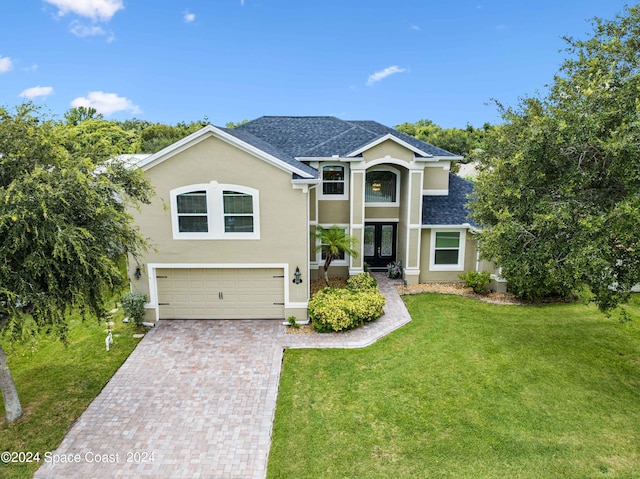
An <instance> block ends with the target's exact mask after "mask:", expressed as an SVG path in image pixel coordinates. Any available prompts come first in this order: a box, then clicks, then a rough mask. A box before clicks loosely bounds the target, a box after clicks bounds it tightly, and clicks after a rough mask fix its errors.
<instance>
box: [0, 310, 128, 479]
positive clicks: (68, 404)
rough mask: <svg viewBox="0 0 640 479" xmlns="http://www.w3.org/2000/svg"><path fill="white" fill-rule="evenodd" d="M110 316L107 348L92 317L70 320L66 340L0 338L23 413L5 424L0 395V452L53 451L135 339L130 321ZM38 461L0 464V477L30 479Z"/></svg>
mask: <svg viewBox="0 0 640 479" xmlns="http://www.w3.org/2000/svg"><path fill="white" fill-rule="evenodd" d="M122 317H123V316H122V313H121V312H118V313H116V314H115V315H114V318H113V320H114V322H115V326H114V330H113V333H114V335H116V334H119V335H120V336H119V337H114V344H113V345H112V346H111V350H110V351H109V352H107V351H106V348H105V344H104V340H105V338H106V326H105V324H104V323H103V324H102V325H98V323H97V320H96V319H94V318H87V319H86V321H85V322H82V320H81V319H80V317H78V316H73V317H72V318H71V327H70V331H69V344H68V346H67V347H65V346H64V345H63V344H62V343H61V342H60V341H59V340H58V339H56V338H51V337H45V338H40V339H39V340H38V341H37V342H33V343H29V344H17V345H16V344H10V343H9V342H8V340H7V338H2V337H0V344H2V347H3V349H4V351H5V353H6V354H7V356H8V361H9V367H10V368H11V372H12V374H13V379H14V381H15V383H16V388H17V389H18V395H19V396H20V401H21V403H22V408H23V410H24V416H23V417H22V418H21V419H19V420H18V422H16V423H14V424H12V425H7V424H6V421H4V402H3V400H2V396H1V395H0V413H1V414H2V418H0V452H2V451H16V452H19V451H25V452H27V451H29V452H34V453H35V452H39V453H40V455H41V457H42V456H43V455H44V453H45V452H47V451H52V450H54V449H55V448H56V447H57V446H58V445H59V443H60V442H61V441H62V438H63V437H64V435H65V434H66V433H67V431H68V430H69V428H70V426H71V424H72V423H73V422H74V421H75V420H76V419H77V418H78V417H80V415H81V414H82V412H83V411H84V410H85V409H86V408H87V406H88V405H89V403H90V402H91V401H92V400H93V399H94V398H95V397H96V396H97V395H98V393H99V392H100V391H101V390H102V388H103V387H104V386H105V384H106V383H107V382H108V381H109V379H110V378H111V377H112V376H113V374H114V373H115V372H116V371H117V370H118V368H119V367H120V365H121V364H122V363H123V362H124V360H125V359H126V358H127V357H128V356H129V354H130V353H131V352H132V351H133V349H134V348H135V347H136V345H137V344H138V342H139V339H135V338H133V337H132V335H133V334H134V333H135V332H137V331H136V328H135V326H133V325H132V324H125V323H123V322H122ZM40 465H42V462H41V463H40V464H37V463H31V464H9V465H6V464H0V477H2V478H6V479H9V478H30V477H33V474H34V472H35V471H36V470H37V469H38V467H39V466H40Z"/></svg>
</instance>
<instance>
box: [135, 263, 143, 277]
mask: <svg viewBox="0 0 640 479" xmlns="http://www.w3.org/2000/svg"><path fill="white" fill-rule="evenodd" d="M133 275H134V276H135V277H136V279H140V276H142V271H140V266H138V267H137V268H136V272H135V273H133Z"/></svg>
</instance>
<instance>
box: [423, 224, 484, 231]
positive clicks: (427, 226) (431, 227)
mask: <svg viewBox="0 0 640 479" xmlns="http://www.w3.org/2000/svg"><path fill="white" fill-rule="evenodd" d="M420 228H422V229H428V228H429V229H434V230H435V229H468V230H471V231H481V228H478V227H477V226H473V225H472V224H470V223H462V224H461V225H420Z"/></svg>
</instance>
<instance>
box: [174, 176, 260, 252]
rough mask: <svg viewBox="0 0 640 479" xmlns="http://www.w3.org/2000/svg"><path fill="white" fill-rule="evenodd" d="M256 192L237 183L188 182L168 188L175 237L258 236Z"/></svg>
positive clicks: (257, 195)
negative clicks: (169, 189)
mask: <svg viewBox="0 0 640 479" xmlns="http://www.w3.org/2000/svg"><path fill="white" fill-rule="evenodd" d="M258 212H259V192H258V190H256V189H254V188H249V187H246V186H240V185H222V184H219V183H217V182H215V181H212V182H211V183H209V184H200V185H190V186H183V187H181V188H176V189H175V190H172V191H171V215H172V229H173V238H174V239H178V240H179V239H202V240H207V239H260V219H259V215H258Z"/></svg>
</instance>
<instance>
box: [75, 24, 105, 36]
mask: <svg viewBox="0 0 640 479" xmlns="http://www.w3.org/2000/svg"><path fill="white" fill-rule="evenodd" d="M70 31H71V33H73V34H74V35H75V36H76V37H80V38H83V37H95V36H98V35H106V34H107V32H106V31H105V30H104V28H102V27H99V26H98V25H84V24H82V23H80V22H79V21H77V20H74V21H73V22H71V29H70Z"/></svg>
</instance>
